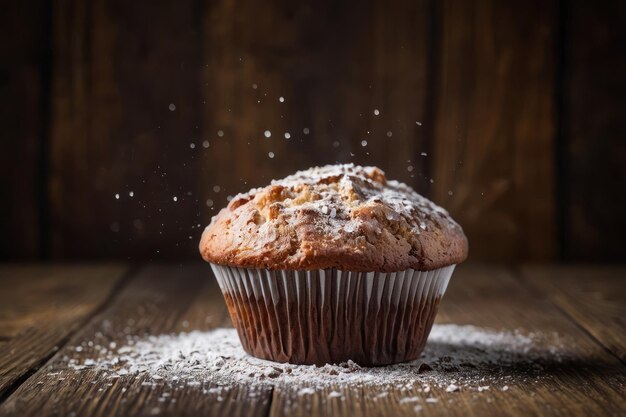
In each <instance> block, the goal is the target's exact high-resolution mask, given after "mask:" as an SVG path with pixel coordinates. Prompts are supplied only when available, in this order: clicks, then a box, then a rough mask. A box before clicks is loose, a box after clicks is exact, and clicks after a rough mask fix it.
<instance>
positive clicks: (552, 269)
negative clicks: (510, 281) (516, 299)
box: [522, 265, 626, 364]
mask: <svg viewBox="0 0 626 417" xmlns="http://www.w3.org/2000/svg"><path fill="white" fill-rule="evenodd" d="M522 276H523V277H524V279H525V280H527V281H528V282H529V283H531V284H532V285H533V286H534V287H535V288H537V290H538V291H539V292H540V293H541V294H545V296H546V297H547V298H549V299H550V300H551V301H553V302H554V304H556V305H557V306H558V307H559V308H560V309H561V310H563V312H564V313H565V314H567V315H569V316H570V317H572V318H573V319H574V320H575V321H576V322H577V323H578V324H579V325H580V326H581V327H582V328H584V329H585V330H586V331H587V332H589V334H591V335H592V336H593V337H594V338H596V339H597V340H598V341H599V342H600V343H602V345H603V346H605V347H606V348H607V349H608V350H609V351H610V352H611V353H613V354H614V355H615V356H616V357H618V358H620V359H621V361H622V362H623V363H624V364H626V304H625V303H624V300H626V268H625V267H618V266H613V267H611V266H604V267H598V266H589V265H586V266H583V265H577V266H528V267H525V268H523V269H522Z"/></svg>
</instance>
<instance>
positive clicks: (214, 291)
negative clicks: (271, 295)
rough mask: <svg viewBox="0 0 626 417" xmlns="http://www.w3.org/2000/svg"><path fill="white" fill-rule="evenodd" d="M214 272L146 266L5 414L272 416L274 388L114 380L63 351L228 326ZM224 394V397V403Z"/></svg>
mask: <svg viewBox="0 0 626 417" xmlns="http://www.w3.org/2000/svg"><path fill="white" fill-rule="evenodd" d="M209 271H210V269H209V267H208V266H207V265H201V266H185V267H184V268H183V267H181V266H161V267H147V268H145V269H143V270H142V271H141V272H140V273H139V274H138V275H137V276H136V277H135V278H134V279H133V280H132V282H131V283H129V284H128V286H127V287H125V288H124V290H123V291H122V292H121V293H120V294H119V296H118V297H116V299H115V300H114V301H113V302H112V303H111V305H110V307H109V308H107V309H106V310H104V311H103V312H102V313H101V314H99V315H98V316H96V317H94V318H93V319H92V320H91V322H90V323H89V324H88V325H87V326H85V327H84V328H83V329H82V330H81V331H80V332H79V333H77V334H76V336H75V337H73V338H72V340H71V341H70V342H69V344H68V346H66V347H65V348H63V349H62V350H61V351H60V352H59V353H58V354H57V355H56V356H55V357H54V358H53V359H52V360H51V361H50V362H49V363H48V364H47V365H46V366H45V367H44V368H42V369H41V370H40V371H39V372H37V373H36V374H35V375H33V377H31V378H30V379H29V380H28V381H27V382H26V383H24V384H23V385H22V386H20V388H19V389H18V390H17V391H15V393H14V394H13V395H12V396H11V397H10V398H9V399H8V400H7V401H6V402H5V403H4V404H3V405H2V406H1V407H0V415H20V416H21V415H42V413H43V414H45V415H68V414H71V413H76V415H84V416H86V415H89V416H114V415H119V416H135V415H154V414H159V415H165V416H167V415H233V416H259V415H265V414H266V412H267V407H268V406H269V398H270V394H271V391H270V390H266V391H264V390H260V391H259V390H257V391H254V392H251V391H250V390H247V389H246V387H237V386H233V387H225V388H224V389H223V390H220V392H219V394H218V393H215V392H212V393H208V394H207V391H208V390H210V389H212V388H216V387H215V386H214V385H211V383H208V382H206V383H203V384H200V385H191V384H190V385H187V386H179V385H178V384H176V383H174V384H172V385H171V386H164V384H158V383H157V384H154V383H153V382H147V381H146V379H145V375H144V376H141V375H140V376H139V377H135V376H134V375H132V376H131V375H129V376H121V377H119V378H117V379H114V380H111V379H108V378H105V377H104V375H103V373H104V371H102V370H95V369H85V370H82V371H79V372H77V371H76V370H70V369H67V367H66V366H65V363H66V362H65V361H64V359H63V356H64V355H75V349H74V346H78V345H81V346H88V342H89V341H100V342H99V343H101V344H103V345H108V344H109V343H110V342H116V343H118V344H119V345H120V346H122V344H124V343H126V336H127V335H128V334H133V335H143V334H148V335H160V334H169V333H172V332H180V331H189V330H191V329H194V330H200V331H202V330H208V329H211V328H213V327H216V326H223V325H224V324H225V323H227V319H226V314H225V310H226V308H225V305H224V303H223V301H222V298H221V293H220V292H219V290H218V288H217V286H216V284H215V281H214V280H213V277H212V275H211V274H210V272H209ZM192 326H193V327H192ZM100 335H101V336H100ZM93 349H94V348H87V349H85V351H84V355H87V356H85V357H91V356H88V355H92V354H93ZM144 382H146V383H145V384H144ZM164 392H168V393H169V394H170V395H171V396H170V397H168V401H167V403H164V402H162V401H159V399H160V398H162V397H163V396H162V394H163V393H164ZM218 396H221V397H222V398H221V400H219V401H218V400H217V397H218Z"/></svg>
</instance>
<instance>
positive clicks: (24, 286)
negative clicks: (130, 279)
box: [0, 266, 125, 398]
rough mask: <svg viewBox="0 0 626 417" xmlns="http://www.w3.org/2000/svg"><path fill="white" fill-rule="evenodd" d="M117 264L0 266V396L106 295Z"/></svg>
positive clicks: (41, 360) (119, 273) (119, 272)
mask: <svg viewBox="0 0 626 417" xmlns="http://www.w3.org/2000/svg"><path fill="white" fill-rule="evenodd" d="M124 271H125V268H124V267H121V266H98V267H93V266H71V267H69V266H67V267H55V266H40V267H28V266H23V267H21V266H3V267H2V268H0V336H1V337H3V338H6V343H5V344H4V345H1V346H0V398H2V397H3V396H4V394H5V393H6V391H7V390H9V389H11V387H12V386H13V384H15V383H16V381H18V380H19V379H20V378H22V377H24V376H25V375H27V374H28V373H30V372H33V371H34V370H36V369H37V368H38V367H39V366H40V365H42V364H43V363H44V362H45V361H46V360H47V359H48V358H49V357H50V356H51V355H52V354H53V353H54V352H56V351H57V350H58V349H59V348H60V347H61V346H62V345H63V343H64V341H65V340H66V339H67V338H68V337H69V336H70V335H71V334H72V333H73V332H75V331H76V330H77V329H78V328H79V327H80V326H81V324H82V323H83V322H84V321H85V319H87V318H88V317H89V316H90V315H91V314H93V313H94V312H95V311H96V310H97V309H98V308H99V307H100V306H101V305H102V304H103V303H104V302H105V301H106V300H107V298H108V297H109V296H110V294H111V292H112V291H113V289H114V287H115V285H116V284H117V283H118V282H119V281H120V279H121V278H122V275H123V272H124Z"/></svg>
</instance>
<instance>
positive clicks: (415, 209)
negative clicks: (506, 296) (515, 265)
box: [200, 164, 467, 271]
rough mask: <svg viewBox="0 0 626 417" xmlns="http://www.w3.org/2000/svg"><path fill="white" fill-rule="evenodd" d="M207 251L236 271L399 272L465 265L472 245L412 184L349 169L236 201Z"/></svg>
mask: <svg viewBox="0 0 626 417" xmlns="http://www.w3.org/2000/svg"><path fill="white" fill-rule="evenodd" d="M420 235H424V236H420ZM270 246H271V247H272V250H268V248H269V247H270ZM200 250H201V252H202V254H203V256H204V257H205V259H206V260H208V261H211V262H215V263H218V264H224V263H226V264H229V265H234V266H255V267H267V266H269V267H273V268H287V269H289V268H302V267H304V268H307V269H308V268H328V267H337V268H341V269H345V270H362V271H363V270H368V269H369V270H385V271H392V270H396V271H399V270H404V269H408V268H413V269H420V270H428V269H435V268H439V267H442V266H447V265H450V264H453V263H458V262H460V261H462V260H463V259H464V258H465V256H466V254H467V241H466V240H465V236H464V235H463V231H462V230H461V228H460V226H459V225H458V224H457V223H456V222H455V221H454V220H453V219H452V218H451V217H450V215H449V214H448V212H447V211H446V210H444V209H442V208H441V207H439V206H437V205H436V204H434V203H433V202H431V201H430V200H428V199H426V198H424V197H422V196H421V195H420V194H418V193H416V192H415V191H414V190H413V189H412V188H411V187H409V186H408V185H406V184H403V183H400V182H397V181H393V180H387V178H386V177H385V174H384V172H383V171H382V170H380V169H379V168H376V167H361V166H355V165H353V164H344V165H327V166H324V167H315V168H311V169H308V170H304V171H298V172H296V173H295V174H293V175H290V176H288V177H286V178H284V179H281V180H274V181H272V182H271V184H270V185H269V186H267V187H264V188H256V189H252V190H250V191H248V192H247V193H243V194H239V195H237V196H235V197H234V198H233V199H232V200H231V202H230V204H229V205H228V207H227V208H226V209H224V210H222V211H221V212H220V213H219V214H218V215H217V216H215V217H214V219H213V221H212V223H211V225H210V226H209V227H208V228H207V230H206V231H205V235H204V236H203V240H202V242H201V245H200Z"/></svg>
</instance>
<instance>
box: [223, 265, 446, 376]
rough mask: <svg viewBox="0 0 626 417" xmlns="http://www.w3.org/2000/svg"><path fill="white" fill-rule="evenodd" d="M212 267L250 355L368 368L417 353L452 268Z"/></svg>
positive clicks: (408, 357)
mask: <svg viewBox="0 0 626 417" xmlns="http://www.w3.org/2000/svg"><path fill="white" fill-rule="evenodd" d="M211 267H212V268H213V272H214V273H215V276H216V277H217V281H218V283H219V286H220V288H221V290H222V293H223V294H224V298H225V300H226V304H227V306H228V312H229V314H230V317H231V319H232V321H233V325H234V326H235V328H236V329H237V332H238V334H239V338H240V340H241V343H242V345H243V347H244V349H245V350H246V352H248V353H249V354H250V355H253V356H256V357H258V358H262V359H269V360H272V361H276V362H289V363H294V364H315V365H323V364H325V363H341V362H345V361H347V360H352V361H354V362H356V363H357V364H359V365H363V366H372V365H387V364H391V363H398V362H405V361H410V360H413V359H416V358H418V357H419V355H420V353H421V352H422V350H423V348H424V345H425V344H426V339H427V338H428V334H429V333H430V330H431V328H432V325H433V321H434V319H435V315H436V314H437V309H438V306H439V301H440V300H441V297H442V296H443V294H444V292H445V290H446V287H447V286H448V281H449V279H450V276H451V275H452V272H453V271H454V267H455V265H451V266H448V267H445V268H440V269H436V270H433V271H427V272H420V271H415V270H412V269H409V270H406V271H403V272H395V273H377V272H366V273H364V272H342V271H339V270H336V269H328V270H314V271H270V270H264V269H245V268H234V267H226V266H220V265H215V264H211Z"/></svg>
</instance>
